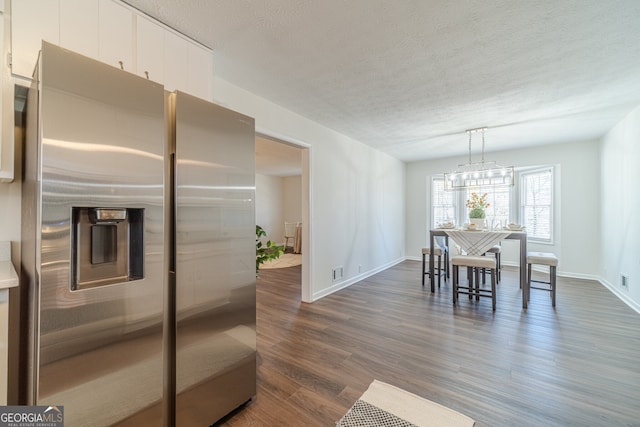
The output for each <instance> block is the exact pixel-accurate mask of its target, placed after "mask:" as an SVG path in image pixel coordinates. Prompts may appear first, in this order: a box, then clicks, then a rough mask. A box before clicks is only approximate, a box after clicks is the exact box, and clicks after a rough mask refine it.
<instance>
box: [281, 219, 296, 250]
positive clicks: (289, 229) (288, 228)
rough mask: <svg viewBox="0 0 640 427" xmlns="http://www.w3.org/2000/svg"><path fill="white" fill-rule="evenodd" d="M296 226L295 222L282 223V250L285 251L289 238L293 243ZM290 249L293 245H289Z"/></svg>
mask: <svg viewBox="0 0 640 427" xmlns="http://www.w3.org/2000/svg"><path fill="white" fill-rule="evenodd" d="M297 226H298V223H297V222H286V221H285V223H284V250H285V252H286V250H287V245H288V243H289V239H292V240H293V242H294V244H295V241H296V227H297ZM291 249H293V245H291Z"/></svg>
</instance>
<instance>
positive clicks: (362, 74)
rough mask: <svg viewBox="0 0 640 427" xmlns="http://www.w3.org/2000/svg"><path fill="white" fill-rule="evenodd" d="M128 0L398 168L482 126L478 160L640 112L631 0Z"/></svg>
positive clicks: (637, 28) (634, 1)
mask: <svg viewBox="0 0 640 427" xmlns="http://www.w3.org/2000/svg"><path fill="white" fill-rule="evenodd" d="M126 1H127V3H129V4H131V5H132V6H134V7H136V8H138V9H140V10H142V11H144V12H146V13H147V14H149V15H151V16H153V17H155V18H156V19H158V20H160V21H162V22H164V23H166V24H167V25H169V26H171V27H173V28H175V29H177V30H179V31H180V32H182V33H184V34H186V35H188V36H190V37H192V38H194V39H196V40H198V41H200V42H202V43H203V44H205V45H207V46H209V47H211V48H212V49H213V51H214V69H215V73H216V75H217V76H219V77H221V78H222V79H224V80H227V81H229V82H231V83H233V84H235V85H237V86H240V87H243V88H245V89H247V90H249V91H251V92H253V93H255V94H258V95H260V96H263V97H265V98H268V99H269V100H271V101H273V102H275V103H277V104H279V105H281V106H283V107H285V108H288V109H290V110H292V111H295V112H296V113H298V114H301V115H303V116H305V117H307V118H309V119H311V120H314V121H316V122H319V123H322V124H324V125H326V126H327V127H330V128H332V129H335V130H337V131H338V132H341V133H343V134H345V135H348V136H350V137H352V138H354V139H356V140H358V141H361V142H363V143H365V144H369V145H371V146H372V147H375V148H377V149H380V150H382V151H384V152H386V153H388V154H390V155H392V156H394V157H397V158H398V159H401V160H404V161H416V160H421V159H428V158H438V157H447V156H451V155H459V154H466V152H467V136H466V134H465V132H464V131H465V130H466V129H471V128H477V127H481V126H488V127H489V131H488V132H487V134H486V140H487V151H494V150H500V149H508V148H515V147H522V146H530V145H539V144H550V143H561V142H567V141H576V140H590V139H595V138H599V137H601V136H602V135H604V133H605V132H607V131H608V130H609V129H610V128H611V127H612V126H613V125H614V124H615V123H617V122H618V121H619V120H620V119H622V117H624V115H626V114H627V113H628V112H630V111H631V110H632V109H633V108H634V107H636V106H638V105H640V1H638V0H537V1H533V0H531V1H513V0H464V1H463V0H454V1H452V0H402V1H393V0H349V1H345V0H270V1H263V0H217V1H211V0H171V1H169V0H163V1H159V0H126ZM474 141H475V140H474ZM478 150H479V143H478V144H476V143H474V147H473V151H474V152H477V151H478Z"/></svg>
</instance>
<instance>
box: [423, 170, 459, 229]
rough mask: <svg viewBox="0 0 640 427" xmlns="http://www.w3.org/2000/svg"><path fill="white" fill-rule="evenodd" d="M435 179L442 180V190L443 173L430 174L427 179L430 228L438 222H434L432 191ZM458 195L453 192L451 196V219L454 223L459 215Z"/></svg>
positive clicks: (433, 196)
mask: <svg viewBox="0 0 640 427" xmlns="http://www.w3.org/2000/svg"><path fill="white" fill-rule="evenodd" d="M436 181H442V188H443V190H442V191H445V192H446V190H444V175H442V174H439V175H432V176H431V179H430V180H429V184H430V189H429V194H430V200H429V212H430V220H431V226H430V227H431V228H437V227H438V224H436V222H435V220H436V215H435V205H434V199H435V191H434V183H435V182H436ZM459 211H460V197H459V196H458V195H457V194H454V196H453V212H454V218H453V220H454V221H455V223H456V224H458V223H459V222H458V221H459V216H460V212H459Z"/></svg>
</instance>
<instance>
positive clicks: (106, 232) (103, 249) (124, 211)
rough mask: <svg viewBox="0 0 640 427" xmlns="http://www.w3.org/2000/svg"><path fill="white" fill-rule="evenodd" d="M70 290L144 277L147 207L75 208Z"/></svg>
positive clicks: (73, 210)
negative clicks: (145, 217) (145, 214)
mask: <svg viewBox="0 0 640 427" xmlns="http://www.w3.org/2000/svg"><path fill="white" fill-rule="evenodd" d="M72 222H73V227H72V230H73V231H72V252H73V253H72V256H71V260H72V261H71V262H72V264H73V265H72V269H71V271H72V275H71V289H72V290H81V289H88V288H94V287H97V286H103V285H110V284H113V283H120V282H128V281H131V280H138V279H142V278H143V277H144V209H136V208H88V207H78V208H76V207H74V208H72Z"/></svg>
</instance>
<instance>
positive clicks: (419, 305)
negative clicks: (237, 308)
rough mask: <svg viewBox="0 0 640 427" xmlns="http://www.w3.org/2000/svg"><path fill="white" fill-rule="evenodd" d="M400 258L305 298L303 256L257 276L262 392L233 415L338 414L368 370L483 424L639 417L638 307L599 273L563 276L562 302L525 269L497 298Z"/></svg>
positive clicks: (275, 420)
mask: <svg viewBox="0 0 640 427" xmlns="http://www.w3.org/2000/svg"><path fill="white" fill-rule="evenodd" d="M420 267H421V266H420V263H419V262H416V261H405V262H402V263H400V264H398V265H396V266H394V267H392V268H390V269H387V270H385V271H383V272H381V273H378V274H376V275H374V276H372V277H370V278H367V279H365V280H363V281H361V282H359V283H356V284H354V285H352V286H350V287H349V288H347V289H344V290H341V291H339V292H336V293H334V294H332V295H330V296H328V297H326V298H323V299H321V300H319V301H316V302H314V303H313V304H305V303H301V302H300V267H299V266H298V267H290V268H286V269H275V270H264V271H261V273H260V278H259V279H258V284H257V287H258V296H257V303H258V318H257V335H258V394H257V398H256V400H255V401H254V402H252V403H250V404H249V405H247V406H246V407H244V408H243V409H241V410H239V411H238V412H237V413H236V414H234V415H233V416H232V417H229V418H228V419H227V420H225V421H224V422H223V423H222V424H221V425H225V426H232V427H234V426H333V425H335V422H336V421H337V420H338V419H340V418H341V417H342V415H344V413H345V412H346V411H347V410H348V409H349V407H350V406H351V405H352V404H353V403H354V402H355V400H356V399H357V398H358V397H359V396H360V395H361V394H362V393H363V392H364V391H365V390H366V388H367V387H368V385H369V383H370V382H371V381H372V380H373V379H378V380H380V381H384V382H387V383H390V384H393V385H396V386H398V387H400V388H403V389H405V390H408V391H410V392H412V393H415V394H417V395H420V396H422V397H425V398H427V399H430V400H432V401H434V402H438V403H440V404H442V405H445V406H448V407H450V408H452V409H455V410H457V411H460V412H462V413H464V414H466V415H468V416H469V417H471V418H473V419H475V420H476V426H477V427H483V426H523V427H526V426H607V427H609V426H640V315H639V314H637V313H636V312H634V311H633V310H632V309H631V308H629V307H628V306H626V305H625V304H624V303H623V302H621V301H620V300H618V299H617V298H616V297H615V296H613V295H612V294H611V293H610V292H609V291H608V290H607V289H606V288H604V287H603V286H602V285H600V284H599V283H597V282H593V281H587V280H570V279H566V278H558V296H557V298H558V300H557V306H556V308H555V310H554V309H553V308H552V307H551V300H550V296H549V293H548V292H544V291H540V290H532V291H531V292H532V294H531V301H530V304H529V309H528V310H526V311H523V310H522V308H521V301H522V300H521V296H520V290H519V289H518V282H517V270H512V269H511V270H510V269H506V268H505V269H503V280H502V282H501V283H500V284H499V285H498V301H497V309H496V311H495V312H492V310H491V300H490V299H486V298H485V299H481V301H480V302H475V301H474V302H470V301H469V300H468V299H467V297H466V296H461V301H460V302H459V304H458V306H457V307H454V306H453V305H452V303H451V283H443V285H442V288H441V289H439V290H436V292H435V294H432V293H431V292H430V291H429V289H428V286H427V287H426V288H424V289H423V288H422V286H421V284H420Z"/></svg>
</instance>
